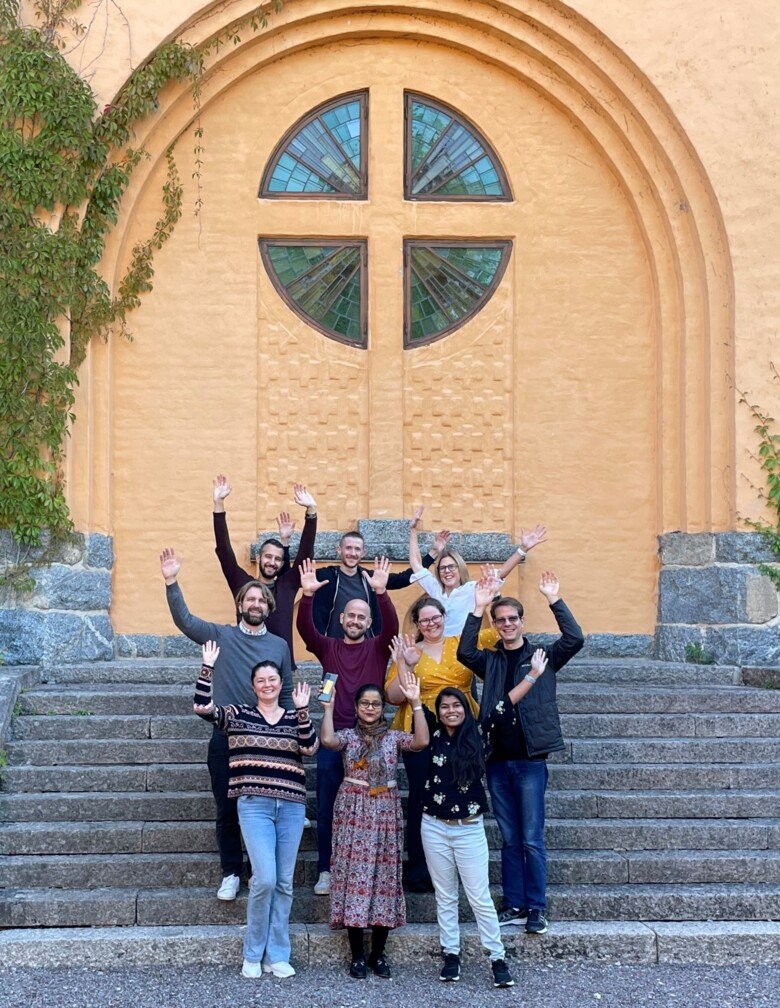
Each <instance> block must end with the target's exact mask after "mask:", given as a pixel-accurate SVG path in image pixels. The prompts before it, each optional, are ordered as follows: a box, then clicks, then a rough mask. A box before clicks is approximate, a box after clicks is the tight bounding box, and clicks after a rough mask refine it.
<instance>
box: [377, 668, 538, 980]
mask: <svg viewBox="0 0 780 1008" xmlns="http://www.w3.org/2000/svg"><path fill="white" fill-rule="evenodd" d="M396 661H397V662H398V664H399V678H400V679H401V681H402V682H403V683H405V682H407V681H408V680H409V679H410V678H411V677H412V672H411V670H410V668H409V667H408V666H407V665H406V663H405V662H404V660H403V655H402V654H401V653H400V650H397V651H396ZM545 665H546V659H545V657H544V653H543V652H541V653H540V652H537V653H536V654H535V655H534V658H533V660H532V667H533V669H534V671H535V672H536V673H537V678H538V676H539V675H541V674H542V672H543V671H544V666H545ZM532 686H533V683H532V682H527V681H525V680H523V682H521V683H520V684H519V685H518V686H517V687H515V688H514V690H513V691H512V692H511V693H510V699H511V701H512V702H513V703H516V702H517V701H518V700H519V699H520V697H521V696H523V695H525V693H527V692H528V690H529V689H531V687H532ZM435 706H436V719H435V720H434V718H433V715H432V714H431V713H430V712H429V711H427V710H426V720H428V724H429V729H430V731H431V743H430V746H429V747H428V750H427V754H428V757H429V766H428V777H427V780H426V782H425V785H424V791H425V798H424V801H423V817H422V829H421V833H422V843H423V849H424V850H425V857H426V861H427V863H428V870H429V871H430V874H431V878H432V880H433V885H434V891H435V893H436V916H437V920H438V923H439V937H440V942H441V947H442V952H443V954H444V965H443V967H442V970H441V973H440V974H439V979H440V980H444V981H455V980H459V979H460V927H459V923H458V876H460V881H461V882H462V884H463V889H464V891H465V893H466V896H467V898H468V901H469V904H470V906H471V909H472V912H473V914H474V918H475V920H476V922H477V928H478V931H479V936H480V939H481V941H482V944H483V946H484V947H485V949H487V951H488V953H489V955H490V959H491V967H492V970H493V983H494V986H496V987H511V986H513V984H514V980H513V978H512V975H511V973H510V972H509V969H508V967H507V965H506V961H505V951H504V945H503V942H502V941H501V929H500V927H499V923H498V915H497V913H496V908H495V905H494V904H493V900H492V898H491V896H490V882H489V873H488V845H487V838H486V836H485V826H484V820H483V816H484V812H485V810H486V808H487V800H486V797H485V789H484V786H483V784H482V777H483V775H484V772H485V755H484V743H483V736H482V731H481V729H480V726H479V725H478V724H477V722H476V719H475V718H474V715H473V713H472V711H471V706H470V704H469V702H468V699H467V697H466V695H465V694H464V693H463V692H462V691H461V690H459V689H456V688H455V687H452V686H447V687H445V688H444V689H443V690H442V691H441V692H440V693H439V695H438V697H437V698H436V705H435ZM500 706H501V705H497V708H496V717H500V716H501V710H500V709H499V707H500ZM488 723H492V720H491V719H490V718H489V719H488Z"/></svg>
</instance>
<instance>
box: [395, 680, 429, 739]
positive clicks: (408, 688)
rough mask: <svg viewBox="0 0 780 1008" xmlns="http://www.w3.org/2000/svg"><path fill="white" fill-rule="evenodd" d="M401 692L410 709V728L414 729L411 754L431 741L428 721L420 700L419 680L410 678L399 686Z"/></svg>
mask: <svg viewBox="0 0 780 1008" xmlns="http://www.w3.org/2000/svg"><path fill="white" fill-rule="evenodd" d="M401 692H402V693H403V695H404V699H405V700H406V702H407V703H408V704H409V706H410V707H411V708H412V728H413V729H414V736H413V738H412V744H411V747H410V748H411V750H412V752H419V751H420V750H421V749H424V748H425V747H426V746H427V745H428V743H429V742H430V741H431V736H430V733H429V731H428V721H427V720H426V717H425V710H424V708H423V705H422V700H421V699H420V680H419V679H416V678H415V677H414V676H412V677H411V678H410V680H409V681H408V682H407V683H405V684H403V685H402V686H401Z"/></svg>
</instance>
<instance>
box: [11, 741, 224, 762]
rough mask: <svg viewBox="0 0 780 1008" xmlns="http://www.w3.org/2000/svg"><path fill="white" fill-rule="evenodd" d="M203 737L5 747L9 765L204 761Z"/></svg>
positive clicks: (29, 744) (68, 742)
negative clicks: (200, 738) (195, 738)
mask: <svg viewBox="0 0 780 1008" xmlns="http://www.w3.org/2000/svg"><path fill="white" fill-rule="evenodd" d="M207 745H208V743H207V742H206V740H205V739H204V740H200V741H198V740H194V739H193V740H189V739H175V740H171V739H138V740H127V741H126V740H122V739H117V740H100V739H91V740H87V741H84V742H77V741H75V740H66V741H65V742H60V743H59V744H58V745H56V746H53V745H51V743H50V742H10V743H9V744H8V745H7V747H6V750H7V753H8V763H9V765H10V766H36V765H52V764H53V765H55V766H56V765H60V764H64V765H65V766H73V765H74V764H80V763H91V764H93V765H94V764H114V765H118V764H128V763H182V762H185V763H205V762H206V749H207Z"/></svg>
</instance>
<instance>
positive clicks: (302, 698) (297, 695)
mask: <svg viewBox="0 0 780 1008" xmlns="http://www.w3.org/2000/svg"><path fill="white" fill-rule="evenodd" d="M310 698H311V688H310V686H309V684H308V683H305V682H299V683H296V684H295V688H294V689H293V692H292V701H293V706H294V707H295V709H296V710H306V708H307V707H308V706H309V700H310Z"/></svg>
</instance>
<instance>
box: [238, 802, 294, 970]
mask: <svg viewBox="0 0 780 1008" xmlns="http://www.w3.org/2000/svg"><path fill="white" fill-rule="evenodd" d="M305 814H306V809H305V807H304V806H303V805H302V804H301V803H299V802H294V801H286V800H284V799H280V798H264V797H262V796H261V795H243V796H242V797H241V798H239V799H238V818H239V821H240V822H241V833H242V834H243V837H244V843H245V844H246V849H247V850H248V851H249V857H250V860H251V862H252V869H253V874H252V878H251V880H250V882H249V900H248V902H247V908H246V935H245V937H244V959H246V960H247V962H251V963H259V962H263V961H265V962H268V963H277V962H289V961H290V908H291V907H292V897H293V872H294V871H295V860H296V858H297V857H298V847H299V845H300V842H301V836H302V835H303V819H304V816H305Z"/></svg>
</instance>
